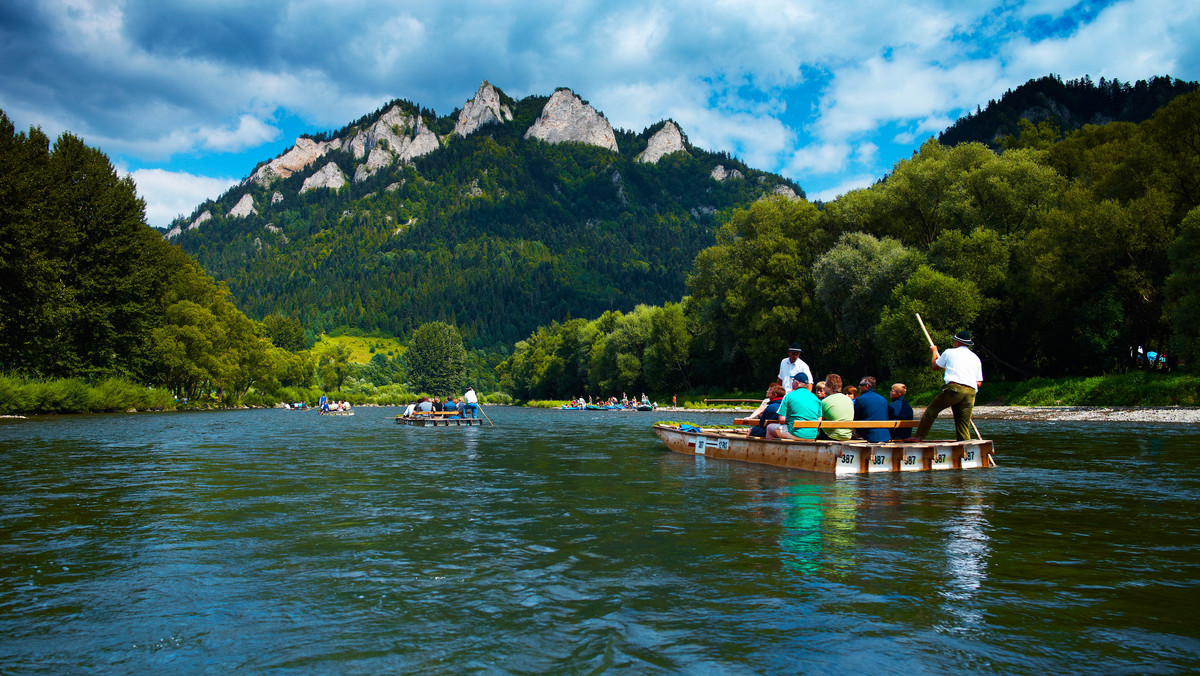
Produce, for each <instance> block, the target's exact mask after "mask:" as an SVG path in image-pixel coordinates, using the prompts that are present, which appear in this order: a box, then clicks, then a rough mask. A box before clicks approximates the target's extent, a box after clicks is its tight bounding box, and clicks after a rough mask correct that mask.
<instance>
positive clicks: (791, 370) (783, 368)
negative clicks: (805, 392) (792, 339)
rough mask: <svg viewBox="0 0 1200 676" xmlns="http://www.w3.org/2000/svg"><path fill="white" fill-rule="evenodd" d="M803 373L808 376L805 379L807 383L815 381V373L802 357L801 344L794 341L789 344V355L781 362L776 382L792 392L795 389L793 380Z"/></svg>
mask: <svg viewBox="0 0 1200 676" xmlns="http://www.w3.org/2000/svg"><path fill="white" fill-rule="evenodd" d="M801 373H803V374H804V375H805V376H807V377H808V379H807V380H805V381H804V382H805V384H806V385H807V384H808V383H811V382H812V381H813V374H812V371H810V370H809V369H808V364H805V363H804V360H802V359H800V346H799V345H798V344H796V343H792V344H791V345H790V346H788V356H787V357H784V359H783V361H781V362H779V375H778V376H776V377H775V382H777V383H779V384H780V385H783V389H784V390H785V391H787V392H791V391H792V390H793V389H795V386H794V385H793V384H792V380H793V379H794V378H795V377H796V376H797V375H799V374H801ZM806 389H807V387H806ZM809 394H812V392H809Z"/></svg>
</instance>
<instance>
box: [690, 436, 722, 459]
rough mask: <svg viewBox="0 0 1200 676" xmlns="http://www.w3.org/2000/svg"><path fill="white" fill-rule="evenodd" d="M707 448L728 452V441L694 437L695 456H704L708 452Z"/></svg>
mask: <svg viewBox="0 0 1200 676" xmlns="http://www.w3.org/2000/svg"><path fill="white" fill-rule="evenodd" d="M709 447H711V448H713V449H720V450H722V451H728V450H729V440H728V439H706V438H704V437H696V455H704V454H705V453H707V452H708V449H709Z"/></svg>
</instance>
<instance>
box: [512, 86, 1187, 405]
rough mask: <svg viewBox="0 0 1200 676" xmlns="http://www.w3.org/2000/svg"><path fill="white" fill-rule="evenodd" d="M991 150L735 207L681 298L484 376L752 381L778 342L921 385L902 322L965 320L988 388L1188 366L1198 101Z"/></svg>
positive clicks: (909, 332) (580, 387)
mask: <svg viewBox="0 0 1200 676" xmlns="http://www.w3.org/2000/svg"><path fill="white" fill-rule="evenodd" d="M999 146H1000V147H999V148H998V149H997V150H993V149H992V148H990V147H988V146H987V145H984V144H982V143H978V142H967V143H960V144H958V145H955V146H946V145H943V144H941V143H939V142H938V141H936V140H932V139H931V140H929V141H928V142H926V143H925V144H924V145H923V146H922V147H921V148H920V150H919V151H918V152H916V153H915V154H914V155H913V157H912V158H911V159H907V160H903V161H901V162H898V163H897V164H896V165H895V166H894V168H893V170H892V172H891V173H890V174H889V175H888V176H887V177H885V178H884V179H883V180H881V181H879V182H878V183H877V184H876V185H874V186H872V187H870V188H867V189H862V190H856V191H853V192H850V193H848V194H846V195H844V196H843V197H841V198H839V199H837V200H836V201H833V202H830V203H827V204H824V205H821V208H818V206H816V205H813V204H810V203H808V202H806V201H803V200H788V199H784V198H775V199H771V200H767V201H760V202H756V203H755V204H753V205H751V206H750V207H748V208H744V209H738V210H736V211H734V212H733V213H732V214H731V215H730V217H729V218H728V220H727V221H726V222H725V223H724V224H723V225H722V227H721V229H720V231H719V232H718V234H717V236H716V238H717V241H716V243H715V244H714V245H713V246H711V247H708V248H706V249H704V250H703V251H701V252H700V253H699V255H698V256H697V257H696V260H695V264H694V266H693V268H692V270H691V272H690V273H689V275H688V279H687V294H686V295H683V296H681V297H679V298H677V299H675V301H674V302H668V303H665V304H662V305H660V306H651V305H647V306H642V307H638V308H636V309H635V310H634V311H632V312H629V313H618V312H609V313H605V314H604V315H602V316H600V317H599V318H598V319H595V320H591V321H585V320H582V319H577V320H571V321H565V322H551V323H549V324H546V325H543V326H542V327H540V328H538V329H537V330H535V331H534V332H532V333H531V335H529V336H528V337H527V338H526V339H524V340H522V341H520V342H518V343H517V344H516V347H515V349H514V352H513V355H512V356H511V357H510V358H509V359H508V360H507V361H506V362H505V363H504V364H502V365H501V373H502V378H503V381H502V382H503V384H504V385H505V386H506V387H508V388H510V389H511V391H512V392H513V393H514V394H516V395H517V396H518V397H554V396H558V397H565V396H573V395H578V394H580V393H583V392H587V393H592V394H597V395H604V396H607V395H608V394H610V393H612V392H614V391H641V390H642V389H649V390H651V391H655V392H668V391H675V390H676V389H679V390H686V389H688V388H689V387H695V386H697V385H702V386H707V387H715V388H725V389H729V390H742V391H755V392H757V391H760V390H761V389H763V387H764V386H765V385H766V384H767V383H768V382H770V381H771V380H772V379H773V378H774V374H775V372H776V369H777V365H778V363H779V360H780V359H781V358H782V357H783V356H785V351H786V346H787V345H788V344H789V343H791V342H793V341H796V342H799V343H800V345H802V346H803V349H804V352H803V354H802V355H801V356H802V357H803V358H804V359H805V360H806V361H807V362H808V363H809V364H810V366H812V367H813V369H814V372H816V373H822V374H823V373H826V372H830V371H837V372H841V373H851V374H855V375H854V376H853V377H858V374H862V373H872V374H875V375H878V376H880V377H889V378H893V379H904V380H907V381H909V382H910V383H912V384H916V385H917V386H922V385H928V384H929V383H930V382H931V380H932V379H933V378H934V377H935V374H934V372H933V371H932V370H931V369H929V368H928V365H927V364H928V350H927V346H926V343H925V340H924V337H923V336H922V334H921V332H920V328H919V327H918V325H917V323H916V320H915V316H914V315H915V313H920V314H921V315H922V316H923V318H924V319H925V321H926V322H927V323H928V324H929V326H930V328H931V330H932V331H933V334H934V338H935V339H936V340H937V341H938V342H939V344H941V345H943V346H946V345H947V344H948V338H949V337H950V336H951V335H953V334H954V333H955V332H957V331H958V330H960V329H964V328H969V329H970V330H971V331H973V332H974V334H975V337H976V338H975V339H976V346H977V347H976V350H977V351H978V352H979V353H980V355H981V357H982V358H983V360H984V367H985V373H986V374H987V377H988V378H989V379H990V380H997V381H999V380H1024V379H1028V378H1032V377H1035V376H1041V377H1058V376H1088V375H1094V374H1100V373H1115V372H1121V371H1126V370H1130V369H1137V368H1143V367H1149V366H1153V367H1157V368H1164V369H1167V368H1177V367H1178V366H1179V365H1180V364H1191V363H1194V362H1195V359H1196V357H1197V350H1198V349H1200V342H1198V341H1200V329H1198V328H1197V327H1198V326H1200V209H1197V205H1198V204H1200V92H1195V91H1193V92H1192V93H1189V94H1185V95H1182V96H1179V97H1177V98H1175V99H1174V100H1172V101H1171V102H1170V103H1169V104H1167V105H1166V106H1164V107H1162V108H1161V109H1159V110H1158V111H1157V112H1155V113H1154V114H1153V115H1152V116H1151V117H1150V118H1149V119H1147V120H1145V121H1143V122H1141V123H1137V124H1135V123H1132V122H1110V123H1107V124H1103V125H1083V126H1082V127H1080V128H1079V129H1076V130H1073V131H1070V132H1067V133H1063V132H1062V131H1061V130H1060V129H1059V128H1058V127H1057V126H1056V125H1055V124H1053V123H1051V122H1050V121H1043V122H1040V123H1038V124H1034V123H1032V122H1029V121H1028V120H1023V121H1021V122H1020V123H1019V125H1018V133H1016V134H1013V135H1010V136H1006V137H1004V138H1002V139H1001V142H1000V143H999ZM1139 348H1140V349H1141V350H1142V354H1145V353H1148V352H1151V351H1153V352H1156V353H1160V354H1161V355H1163V356H1162V362H1158V361H1157V360H1156V361H1155V363H1154V364H1148V363H1147V361H1146V359H1144V358H1140V357H1139V352H1138V350H1139ZM818 377H819V376H818Z"/></svg>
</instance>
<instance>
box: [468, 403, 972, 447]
mask: <svg viewBox="0 0 1200 676" xmlns="http://www.w3.org/2000/svg"><path fill="white" fill-rule="evenodd" d="M475 405H476V406H478V407H479V412H480V413H482V414H483V419H484V420H486V421H488V427H495V425H493V424H492V419H491V418H489V417H487V411H485V410H483V404H481V403H479V402H475ZM980 438H981V439H982V438H983V437H980Z"/></svg>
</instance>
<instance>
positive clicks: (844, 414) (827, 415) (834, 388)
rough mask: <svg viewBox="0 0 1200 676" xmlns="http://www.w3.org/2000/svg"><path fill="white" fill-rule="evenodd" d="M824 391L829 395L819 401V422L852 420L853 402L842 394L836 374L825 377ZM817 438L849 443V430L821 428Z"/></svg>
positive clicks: (846, 428) (838, 377) (840, 384)
mask: <svg viewBox="0 0 1200 676" xmlns="http://www.w3.org/2000/svg"><path fill="white" fill-rule="evenodd" d="M825 391H826V392H828V393H829V394H827V395H826V396H825V398H824V399H822V400H821V420H838V421H840V420H854V400H853V399H851V398H850V397H847V396H846V395H845V394H842V377H841V376H839V375H838V374H836V373H830V374H829V375H827V376H825ZM817 438H818V439H830V440H832V441H850V428H849V427H833V428H822V429H821V434H818V435H817Z"/></svg>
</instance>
